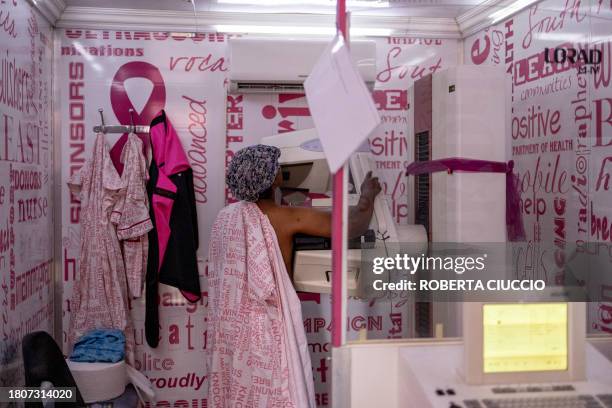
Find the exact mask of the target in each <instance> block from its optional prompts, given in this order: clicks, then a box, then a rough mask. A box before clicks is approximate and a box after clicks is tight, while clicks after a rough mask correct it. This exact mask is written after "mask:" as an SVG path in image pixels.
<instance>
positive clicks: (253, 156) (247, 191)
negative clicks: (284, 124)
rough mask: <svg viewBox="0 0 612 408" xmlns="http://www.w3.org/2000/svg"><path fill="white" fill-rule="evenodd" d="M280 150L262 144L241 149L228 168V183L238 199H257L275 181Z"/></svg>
mask: <svg viewBox="0 0 612 408" xmlns="http://www.w3.org/2000/svg"><path fill="white" fill-rule="evenodd" d="M279 156H280V150H279V149H278V148H277V147H274V146H266V145H262V144H258V145H254V146H249V147H245V148H244V149H240V150H239V151H238V152H237V153H236V155H234V158H233V159H232V161H231V162H230V165H229V168H228V170H227V177H226V180H227V185H228V186H229V188H230V190H231V191H232V195H233V196H234V197H236V198H237V199H238V200H243V201H252V202H254V201H257V200H258V199H259V195H260V194H261V193H263V192H264V191H266V190H267V189H269V188H270V187H271V186H272V183H274V179H275V178H276V173H278V169H279V167H280V165H279V164H278V157H279Z"/></svg>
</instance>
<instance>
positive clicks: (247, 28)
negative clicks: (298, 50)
mask: <svg viewBox="0 0 612 408" xmlns="http://www.w3.org/2000/svg"><path fill="white" fill-rule="evenodd" d="M214 28H215V30H216V31H217V32H220V33H246V34H286V35H326V36H332V35H334V34H336V28H335V27H324V26H265V25H231V24H230V25H216V26H214ZM392 33H393V30H391V29H388V28H367V27H361V28H360V27H353V28H351V36H353V37H388V36H390V35H391V34H392Z"/></svg>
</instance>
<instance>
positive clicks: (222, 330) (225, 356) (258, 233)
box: [207, 201, 315, 408]
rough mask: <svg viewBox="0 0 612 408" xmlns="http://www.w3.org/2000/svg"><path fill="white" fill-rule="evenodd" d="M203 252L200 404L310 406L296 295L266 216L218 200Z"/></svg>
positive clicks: (309, 376) (307, 363)
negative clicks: (204, 394) (204, 395)
mask: <svg viewBox="0 0 612 408" xmlns="http://www.w3.org/2000/svg"><path fill="white" fill-rule="evenodd" d="M209 251H210V252H209V270H208V286H209V288H208V319H207V322H208V336H209V337H208V339H209V340H208V345H207V372H208V387H209V388H208V404H209V405H208V406H209V407H212V408H221V407H222V408H233V407H238V406H243V407H249V408H271V407H284V408H291V407H293V408H314V407H315V402H314V385H313V378H312V368H311V362H310V355H309V353H308V344H307V342H306V335H305V333H304V326H303V321H302V312H301V307H300V302H299V299H298V297H297V294H296V293H295V290H294V289H293V285H292V284H291V280H290V279H289V275H288V274H287V270H286V268H285V264H284V262H283V257H282V254H281V252H280V247H279V245H278V241H277V239H276V234H275V232H274V229H273V228H272V225H271V224H270V221H269V220H268V217H267V216H266V215H265V214H263V213H262V212H261V210H260V209H259V207H257V205H256V204H255V203H249V202H244V201H241V202H237V203H234V204H231V205H229V206H227V207H225V208H224V209H223V210H221V212H220V213H219V215H218V216H217V219H216V221H215V223H214V225H213V229H212V234H211V237H210V248H209Z"/></svg>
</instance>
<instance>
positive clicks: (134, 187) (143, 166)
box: [111, 133, 153, 298]
mask: <svg viewBox="0 0 612 408" xmlns="http://www.w3.org/2000/svg"><path fill="white" fill-rule="evenodd" d="M142 145H143V143H142V140H141V139H140V138H139V137H138V136H136V135H135V134H134V133H130V134H129V135H128V138H127V141H126V142H125V144H124V145H123V150H122V152H121V156H120V163H121V165H122V167H123V172H122V174H121V184H122V189H123V188H125V193H124V194H120V195H119V198H118V200H117V203H116V204H115V206H114V207H113V211H112V213H111V222H112V223H114V224H116V225H117V238H119V240H120V241H121V248H122V250H123V260H124V263H125V273H126V276H127V281H128V287H129V290H130V295H131V296H132V297H134V298H138V297H140V296H141V295H142V287H143V283H144V280H143V279H144V276H145V273H146V271H147V257H148V253H149V236H148V233H149V231H150V230H151V229H152V228H153V223H152V222H151V218H150V217H149V199H148V197H147V187H146V182H147V180H148V179H149V174H148V171H147V159H146V158H145V156H144V154H143V153H142V152H143V149H142ZM111 158H112V155H111ZM115 167H116V165H115Z"/></svg>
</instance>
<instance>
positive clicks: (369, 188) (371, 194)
mask: <svg viewBox="0 0 612 408" xmlns="http://www.w3.org/2000/svg"><path fill="white" fill-rule="evenodd" d="M381 191H382V187H381V186H380V183H379V182H378V177H372V172H371V171H368V174H366V176H365V179H364V180H363V183H361V195H362V196H365V197H367V198H369V199H371V200H374V198H376V196H377V195H378V194H379V193H380V192H381Z"/></svg>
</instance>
